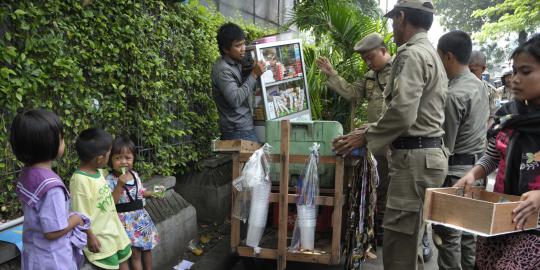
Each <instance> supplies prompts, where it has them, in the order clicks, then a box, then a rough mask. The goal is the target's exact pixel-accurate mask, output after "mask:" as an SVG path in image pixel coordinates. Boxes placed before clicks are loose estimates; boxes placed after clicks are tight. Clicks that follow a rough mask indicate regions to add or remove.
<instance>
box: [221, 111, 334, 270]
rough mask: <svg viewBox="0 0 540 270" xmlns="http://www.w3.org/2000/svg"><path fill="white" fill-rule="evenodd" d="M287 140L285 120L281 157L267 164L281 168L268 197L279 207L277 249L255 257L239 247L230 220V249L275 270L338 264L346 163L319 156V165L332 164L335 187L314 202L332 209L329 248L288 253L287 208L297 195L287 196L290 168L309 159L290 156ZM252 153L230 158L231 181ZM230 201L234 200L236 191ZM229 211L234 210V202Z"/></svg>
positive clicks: (273, 157) (236, 229)
mask: <svg viewBox="0 0 540 270" xmlns="http://www.w3.org/2000/svg"><path fill="white" fill-rule="evenodd" d="M289 139H290V123H289V121H288V120H283V121H282V123H281V148H280V149H281V153H280V154H276V155H271V157H270V159H271V161H270V162H273V163H280V164H281V172H284V173H281V178H280V182H279V193H274V192H272V193H271V194H270V203H272V202H273V203H276V202H277V203H279V224H278V230H277V234H278V237H277V238H278V244H277V248H276V249H274V248H264V247H263V248H261V251H260V253H258V254H255V252H254V250H253V248H251V247H247V246H243V245H241V239H240V220H238V219H236V218H232V219H231V249H232V251H233V252H235V253H237V254H238V255H239V256H242V257H257V258H262V259H275V260H277V269H278V270H283V269H285V268H286V265H287V261H297V262H310V263H320V264H339V263H340V259H341V258H340V256H341V230H342V212H343V205H344V202H345V199H344V194H343V190H344V184H343V183H344V181H343V179H344V172H345V162H344V159H343V158H342V157H339V156H320V157H319V163H320V164H335V165H336V166H335V170H336V171H335V183H334V189H333V190H332V189H324V190H321V193H330V194H333V196H318V197H317V198H316V200H317V203H318V204H319V205H326V206H333V207H334V211H333V214H332V227H333V230H332V237H331V241H330V244H329V245H328V246H324V247H321V246H315V250H316V251H322V252H295V253H293V252H288V242H287V220H288V204H290V203H295V202H296V197H297V195H296V194H290V191H291V190H290V189H289V164H290V163H293V164H294V163H297V164H298V163H299V164H305V163H306V161H307V160H308V158H309V156H307V155H289ZM251 153H252V151H245V150H241V149H239V151H238V152H234V153H233V154H232V161H233V171H232V178H233V179H235V178H237V177H238V176H239V175H240V171H241V169H242V166H243V165H244V164H245V163H246V162H247V161H248V160H249V158H250V156H251ZM232 190H233V191H232V192H233V196H232V197H233V198H235V195H236V194H235V189H234V188H233V189H232ZM232 203H233V205H232V209H234V207H235V205H234V199H233V202H232Z"/></svg>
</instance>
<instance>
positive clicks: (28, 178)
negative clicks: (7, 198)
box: [15, 167, 69, 207]
mask: <svg viewBox="0 0 540 270" xmlns="http://www.w3.org/2000/svg"><path fill="white" fill-rule="evenodd" d="M54 187H61V188H62V189H63V190H64V192H65V195H66V197H68V198H69V192H68V191H67V188H66V186H65V185H64V183H63V182H62V180H61V179H60V176H58V175H57V174H56V173H54V172H53V171H51V170H50V169H46V168H31V167H24V168H23V169H22V171H21V175H20V177H19V180H18V182H17V188H16V189H15V192H16V193H17V196H18V197H19V200H21V202H22V203H23V204H26V205H28V206H30V207H32V206H33V205H34V204H35V203H37V202H38V201H39V200H40V199H41V197H42V196H43V195H44V194H45V193H47V191H49V189H51V188H54Z"/></svg>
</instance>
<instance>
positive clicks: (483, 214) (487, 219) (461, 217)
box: [430, 191, 493, 234]
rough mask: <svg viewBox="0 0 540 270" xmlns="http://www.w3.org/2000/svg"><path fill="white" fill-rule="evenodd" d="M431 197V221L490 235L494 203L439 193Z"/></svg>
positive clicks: (435, 192)
mask: <svg viewBox="0 0 540 270" xmlns="http://www.w3.org/2000/svg"><path fill="white" fill-rule="evenodd" d="M431 196H432V198H431V217H430V220H433V221H435V222H441V223H448V224H453V225H456V226H460V227H464V228H468V229H471V230H475V231H478V232H482V233H487V234H489V232H490V230H491V215H492V213H493V204H492V203H489V202H484V201H480V200H475V199H471V198H466V197H461V196H457V195H451V194H445V193H441V192H437V191H434V192H433V193H432V195H431Z"/></svg>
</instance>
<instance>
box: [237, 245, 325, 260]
mask: <svg viewBox="0 0 540 270" xmlns="http://www.w3.org/2000/svg"><path fill="white" fill-rule="evenodd" d="M238 255H240V256H242V257H256V258H261V259H274V260H275V259H277V258H278V252H277V250H276V249H272V248H261V250H260V253H258V254H255V252H254V251H253V248H251V247H244V246H240V247H238ZM287 260H288V261H294V262H307V263H319V264H330V263H331V256H330V254H327V253H326V254H321V253H320V252H318V251H315V252H314V253H312V252H287Z"/></svg>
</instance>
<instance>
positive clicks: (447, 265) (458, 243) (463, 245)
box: [432, 166, 476, 270]
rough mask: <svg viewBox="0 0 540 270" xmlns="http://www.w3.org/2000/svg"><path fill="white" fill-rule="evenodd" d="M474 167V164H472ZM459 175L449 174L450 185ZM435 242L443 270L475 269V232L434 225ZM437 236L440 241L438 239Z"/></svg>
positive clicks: (440, 267) (438, 260)
mask: <svg viewBox="0 0 540 270" xmlns="http://www.w3.org/2000/svg"><path fill="white" fill-rule="evenodd" d="M470 168H472V166H470ZM457 180H459V178H458V177H456V176H452V175H448V176H447V179H446V181H447V182H448V183H449V186H452V185H454V184H455V183H456V182H457ZM432 228H433V240H434V241H433V242H434V243H435V247H437V250H438V257H437V264H438V265H439V269H441V270H473V269H474V261H475V258H476V257H475V254H476V238H475V236H474V235H473V234H471V233H468V232H462V231H460V230H456V229H452V228H448V227H445V226H442V225H432ZM437 238H439V239H440V241H438V240H436V239H437Z"/></svg>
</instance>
